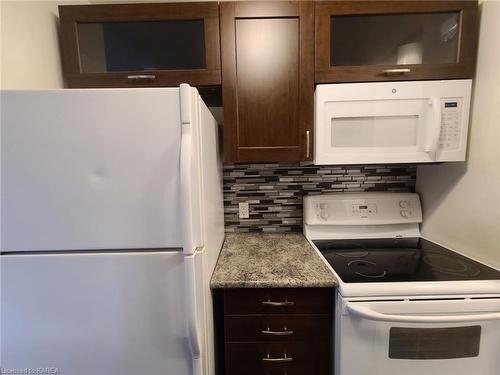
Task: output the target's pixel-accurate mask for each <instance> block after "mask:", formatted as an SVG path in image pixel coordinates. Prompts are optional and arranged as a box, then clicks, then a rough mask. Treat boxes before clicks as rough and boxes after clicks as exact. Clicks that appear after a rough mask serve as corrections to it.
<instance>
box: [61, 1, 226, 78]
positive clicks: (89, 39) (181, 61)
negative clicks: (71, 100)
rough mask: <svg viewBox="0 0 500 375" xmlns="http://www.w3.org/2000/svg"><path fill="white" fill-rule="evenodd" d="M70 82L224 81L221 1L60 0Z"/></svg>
mask: <svg viewBox="0 0 500 375" xmlns="http://www.w3.org/2000/svg"><path fill="white" fill-rule="evenodd" d="M59 15H60V24H61V41H62V49H63V62H64V73H65V78H66V82H67V85H68V86H69V87H128V86H176V85H178V84H180V83H183V82H186V83H190V84H192V85H193V86H207V85H219V84H220V83H221V70H220V47H219V16H218V5H217V3H156V4H115V5H82V6H60V7H59Z"/></svg>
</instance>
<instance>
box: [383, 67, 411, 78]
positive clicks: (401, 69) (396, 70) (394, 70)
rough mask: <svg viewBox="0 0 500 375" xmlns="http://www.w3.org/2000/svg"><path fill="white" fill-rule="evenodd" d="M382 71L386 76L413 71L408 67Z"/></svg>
mask: <svg viewBox="0 0 500 375" xmlns="http://www.w3.org/2000/svg"><path fill="white" fill-rule="evenodd" d="M382 73H384V74H385V75H386V76H389V75H395V74H406V73H411V69H408V68H398V69H385V70H382Z"/></svg>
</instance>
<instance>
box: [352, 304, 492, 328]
mask: <svg viewBox="0 0 500 375" xmlns="http://www.w3.org/2000/svg"><path fill="white" fill-rule="evenodd" d="M345 307H346V308H347V310H348V311H349V312H350V313H351V314H353V315H356V316H359V317H360V318H364V319H367V320H375V321H379V322H391V323H466V322H478V321H485V320H500V312H493V313H481V314H462V315H446V316H445V315H436V316H429V315H395V314H383V313H380V312H378V311H374V310H373V309H371V308H370V307H368V306H360V305H356V304H355V303H354V304H353V303H347V304H346V306H345Z"/></svg>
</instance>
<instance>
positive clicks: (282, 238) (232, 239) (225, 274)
mask: <svg viewBox="0 0 500 375" xmlns="http://www.w3.org/2000/svg"><path fill="white" fill-rule="evenodd" d="M335 286H337V280H336V278H335V276H334V275H333V273H332V272H331V271H330V270H329V269H328V267H327V266H326V265H325V263H324V262H323V260H322V259H321V258H320V257H319V255H318V254H317V253H316V251H315V250H314V249H313V248H312V247H311V245H310V244H309V242H308V241H307V240H306V239H305V237H304V236H303V235H302V234H300V233H279V234H266V233H227V234H226V239H225V241H224V246H223V247H222V251H221V254H220V256H219V260H218V261H217V265H216V266H215V270H214V273H213V275H212V279H211V281H210V287H211V288H212V289H218V288H304V287H335Z"/></svg>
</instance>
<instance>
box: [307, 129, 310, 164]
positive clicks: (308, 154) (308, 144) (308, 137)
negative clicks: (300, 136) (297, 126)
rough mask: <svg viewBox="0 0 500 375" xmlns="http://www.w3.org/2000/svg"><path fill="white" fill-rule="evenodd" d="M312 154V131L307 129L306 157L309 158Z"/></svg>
mask: <svg viewBox="0 0 500 375" xmlns="http://www.w3.org/2000/svg"><path fill="white" fill-rule="evenodd" d="M310 155H311V135H310V131H309V130H307V131H306V158H307V159H309V156H310Z"/></svg>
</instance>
